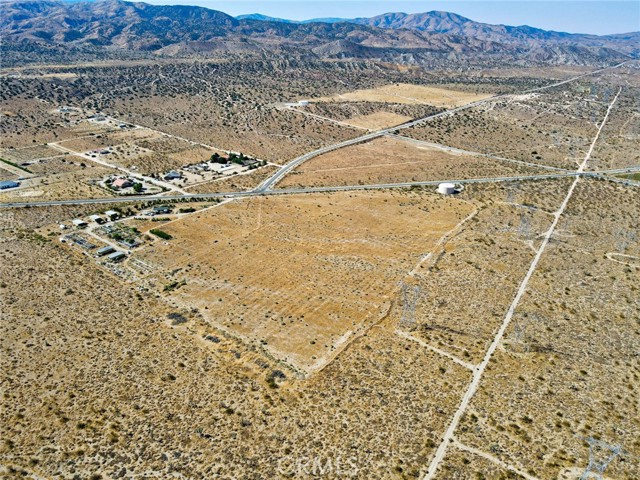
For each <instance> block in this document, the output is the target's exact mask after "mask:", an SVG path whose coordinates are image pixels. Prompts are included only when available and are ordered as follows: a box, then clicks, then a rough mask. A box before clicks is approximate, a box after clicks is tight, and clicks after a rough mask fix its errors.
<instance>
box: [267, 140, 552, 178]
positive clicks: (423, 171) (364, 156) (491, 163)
mask: <svg viewBox="0 0 640 480" xmlns="http://www.w3.org/2000/svg"><path fill="white" fill-rule="evenodd" d="M540 172H541V169H538V168H533V167H529V166H525V165H520V164H516V163H511V162H506V161H500V160H495V159H491V158H486V157H479V156H473V155H466V154H461V153H456V152H452V151H447V150H443V149H441V148H435V147H433V146H430V145H427V144H423V143H420V142H413V141H411V140H407V139H402V138H397V137H383V138H376V139H374V140H372V141H370V142H367V143H361V144H358V145H354V146H352V147H348V148H343V149H340V150H336V151H334V152H330V153H327V154H324V155H320V156H318V157H315V158H313V159H311V160H309V161H307V162H305V163H303V164H302V165H301V166H300V167H298V168H297V169H295V170H294V171H293V172H292V173H290V174H289V175H287V176H286V177H285V178H284V179H283V180H282V181H281V182H280V183H279V184H278V186H279V187H291V186H329V185H357V184H361V185H367V184H376V183H398V182H410V181H412V182H415V181H427V180H446V179H464V178H482V177H510V176H517V175H533V174H536V173H540ZM546 172H547V173H548V171H546Z"/></svg>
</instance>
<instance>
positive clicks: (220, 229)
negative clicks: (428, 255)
mask: <svg viewBox="0 0 640 480" xmlns="http://www.w3.org/2000/svg"><path fill="white" fill-rule="evenodd" d="M471 209H472V207H471V206H470V205H467V204H465V203H463V202H459V201H457V200H454V199H449V198H439V197H435V196H427V197H421V196H413V195H407V194H403V193H395V194H390V193H372V194H362V193H361V194H335V195H322V196H319V195H314V196H311V195H303V196H295V197H291V196H288V197H287V198H282V197H279V198H257V199H254V200H251V201H243V202H237V203H231V204H227V205H225V206H221V207H218V208H215V209H212V210H210V211H208V212H204V213H202V214H194V215H193V216H190V217H188V218H186V219H184V220H181V221H177V222H172V223H169V224H166V225H159V226H157V228H161V229H162V230H163V231H165V232H167V233H169V234H170V235H172V236H173V237H174V238H173V239H172V240H170V241H166V242H165V241H158V242H155V245H154V246H153V247H152V248H147V249H145V250H144V251H142V252H140V253H138V254H137V255H138V256H139V257H140V258H141V259H142V260H143V261H145V262H147V263H149V264H151V265H155V266H158V269H159V270H160V271H161V272H162V273H161V274H160V275H156V276H155V278H154V282H156V288H158V289H160V290H162V289H163V287H165V285H171V284H172V282H176V284H178V283H181V282H183V281H185V282H186V284H184V285H183V286H180V288H176V289H175V290H173V289H172V290H173V291H172V292H171V293H168V295H169V296H170V298H171V300H172V301H176V302H178V303H180V304H184V305H192V306H195V307H197V308H198V309H199V310H200V311H201V312H202V313H203V315H204V316H205V317H206V318H208V319H209V320H210V321H211V322H213V323H214V324H216V325H219V326H220V327H221V328H224V329H225V330H227V331H230V332H233V333H234V334H236V335H240V336H242V337H245V338H247V339H249V340H250V341H252V342H256V343H259V342H262V343H263V345H264V346H265V348H267V349H268V350H269V351H271V352H272V353H273V354H274V355H276V356H277V357H278V358H280V359H283V360H286V361H287V362H290V363H292V364H294V365H296V366H297V367H299V368H302V369H304V370H314V369H317V368H319V367H321V366H322V365H323V364H324V363H325V362H326V361H327V359H329V358H331V356H332V354H333V353H334V352H335V350H336V343H337V342H338V341H339V339H340V338H341V337H342V336H343V335H345V334H346V335H347V336H349V335H353V334H355V333H356V332H358V331H360V330H362V329H363V328H366V327H368V326H370V325H371V324H373V323H375V322H376V321H377V320H378V319H380V318H381V317H382V316H384V315H385V314H386V312H387V311H388V309H389V308H390V305H391V302H392V301H393V296H394V295H395V291H396V289H397V286H396V284H397V282H398V281H399V280H400V279H401V278H402V277H403V276H404V275H405V274H406V272H407V271H409V270H411V269H412V268H413V267H414V265H415V263H416V262H417V261H418V260H419V259H420V257H421V256H422V255H423V254H424V253H425V252H426V251H429V249H430V248H432V247H433V245H434V244H435V242H436V241H437V240H438V239H439V238H440V237H441V236H442V235H443V234H444V233H445V232H447V231H448V230H450V229H451V228H452V227H453V226H454V225H455V224H456V223H457V222H459V221H460V219H461V218H463V217H464V216H466V215H467V214H468V213H469V211H471ZM232 259H233V260H232Z"/></svg>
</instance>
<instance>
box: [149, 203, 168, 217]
mask: <svg viewBox="0 0 640 480" xmlns="http://www.w3.org/2000/svg"><path fill="white" fill-rule="evenodd" d="M168 213H171V207H170V206H169V205H157V206H155V207H153V214H154V215H166V214H168Z"/></svg>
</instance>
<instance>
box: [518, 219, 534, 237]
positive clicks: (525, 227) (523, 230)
mask: <svg viewBox="0 0 640 480" xmlns="http://www.w3.org/2000/svg"><path fill="white" fill-rule="evenodd" d="M518 233H519V235H520V236H521V237H522V238H524V239H525V240H527V239H528V238H529V235H530V234H531V220H530V219H529V217H528V216H527V214H526V213H523V214H522V215H520V228H518Z"/></svg>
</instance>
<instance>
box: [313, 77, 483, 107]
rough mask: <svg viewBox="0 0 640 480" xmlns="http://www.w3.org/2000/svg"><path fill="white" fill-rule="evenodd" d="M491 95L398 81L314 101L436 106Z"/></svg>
mask: <svg viewBox="0 0 640 480" xmlns="http://www.w3.org/2000/svg"><path fill="white" fill-rule="evenodd" d="M489 96H490V95H487V94H476V93H471V92H463V91H460V90H451V89H448V88H439V87H431V86H429V87H427V86H423V85H411V84H406V83H396V84H393V85H385V86H382V87H377V88H370V89H363V90H356V91H353V92H348V93H342V94H338V95H333V96H331V97H321V98H318V99H314V100H312V101H313V102H357V101H365V102H386V103H406V104H421V103H426V104H428V105H433V106H435V107H447V108H448V107H458V106H460V105H466V104H467V103H471V102H475V101H476V100H482V99H483V98H487V97H489Z"/></svg>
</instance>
